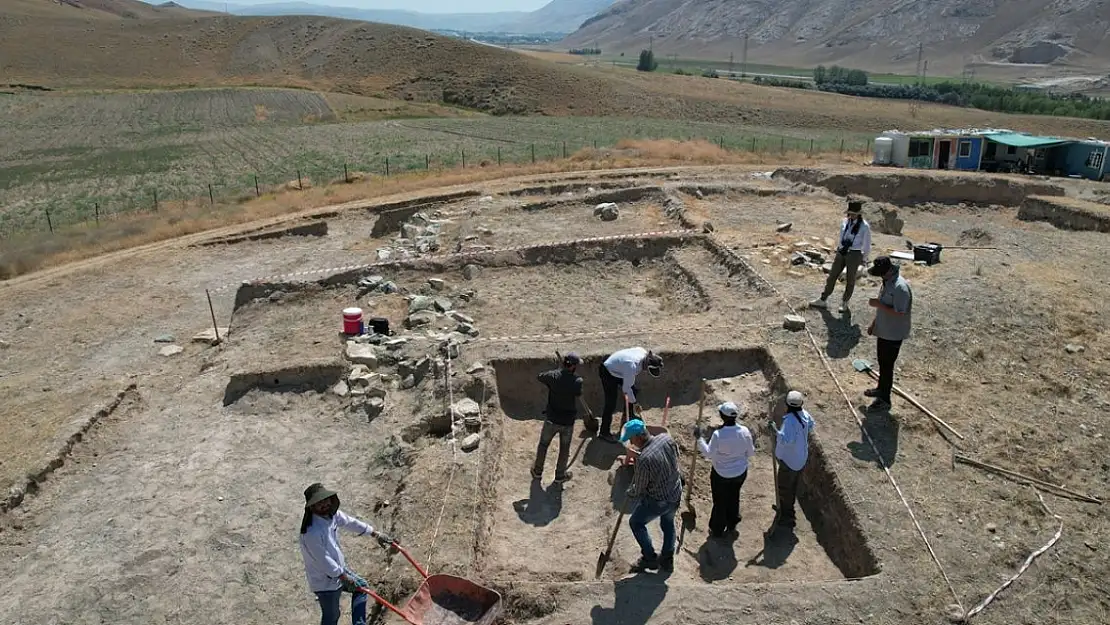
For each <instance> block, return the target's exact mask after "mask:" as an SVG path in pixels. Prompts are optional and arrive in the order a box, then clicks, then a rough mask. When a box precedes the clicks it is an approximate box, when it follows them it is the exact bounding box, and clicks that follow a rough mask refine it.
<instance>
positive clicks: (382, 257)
mask: <svg viewBox="0 0 1110 625" xmlns="http://www.w3.org/2000/svg"><path fill="white" fill-rule="evenodd" d="M376 254H377V257H378V260H379V261H386V260H389V259H390V258H393V251H392V250H388V249H385V248H382V249H380V250H378V251H377V252H376Z"/></svg>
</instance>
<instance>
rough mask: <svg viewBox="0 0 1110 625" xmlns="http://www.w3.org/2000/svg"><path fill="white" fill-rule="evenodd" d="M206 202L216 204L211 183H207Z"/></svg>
mask: <svg viewBox="0 0 1110 625" xmlns="http://www.w3.org/2000/svg"><path fill="white" fill-rule="evenodd" d="M208 203H209V204H210V205H212V206H215V205H216V194H215V193H214V192H213V191H212V183H211V182H210V183H208Z"/></svg>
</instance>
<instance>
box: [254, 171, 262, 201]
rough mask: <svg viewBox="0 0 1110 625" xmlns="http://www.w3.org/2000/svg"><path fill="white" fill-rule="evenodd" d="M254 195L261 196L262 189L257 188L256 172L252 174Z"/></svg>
mask: <svg viewBox="0 0 1110 625" xmlns="http://www.w3.org/2000/svg"><path fill="white" fill-rule="evenodd" d="M254 197H262V191H260V190H259V188H258V174H255V175H254Z"/></svg>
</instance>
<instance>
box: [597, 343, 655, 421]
mask: <svg viewBox="0 0 1110 625" xmlns="http://www.w3.org/2000/svg"><path fill="white" fill-rule="evenodd" d="M641 371H647V372H648V375H650V376H651V377H653V378H657V377H659V376H660V375H661V374H662V373H663V359H662V358H660V357H659V355H658V354H656V353H654V352H652V351H650V350H646V349H644V348H642V347H629V348H628V349H622V350H620V351H617V352H613V354H612V355H610V356H609V357H608V358H606V359H605V360H604V361H603V362H602V363H601V366H600V367H599V368H598V375H599V376H600V377H601V389H602V390H603V391H604V392H605V406H604V407H603V409H602V411H601V428H600V431H599V432H598V438H600V439H601V440H603V441H606V442H609V443H615V442H617V439H616V437H614V436H613V429H612V428H613V413H614V412H615V411H616V409H617V399H618V398H619V397H620V393H621V390H622V389H623V390H624V395H625V397H627V398H628V404H627V405H630V406H631V407H632V408H631V413H632V414H629V413H628V409H627V408H626V411H625V414H624V418H625V420H628V419H635V418H636V414H637V413H638V412H639V403H638V400H637V398H636V394H637V393H639V392H640V389H639V388H638V387H637V386H636V376H638V375H640V372H641Z"/></svg>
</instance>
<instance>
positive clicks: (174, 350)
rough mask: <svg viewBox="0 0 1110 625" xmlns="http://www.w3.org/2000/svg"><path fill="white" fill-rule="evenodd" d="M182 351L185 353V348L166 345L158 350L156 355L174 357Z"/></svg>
mask: <svg viewBox="0 0 1110 625" xmlns="http://www.w3.org/2000/svg"><path fill="white" fill-rule="evenodd" d="M183 351H185V348H184V347H182V346H180V345H167V346H165V347H163V348H162V349H160V350H158V353H159V354H160V355H162V356H176V355H177V354H180V353H181V352H183Z"/></svg>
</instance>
